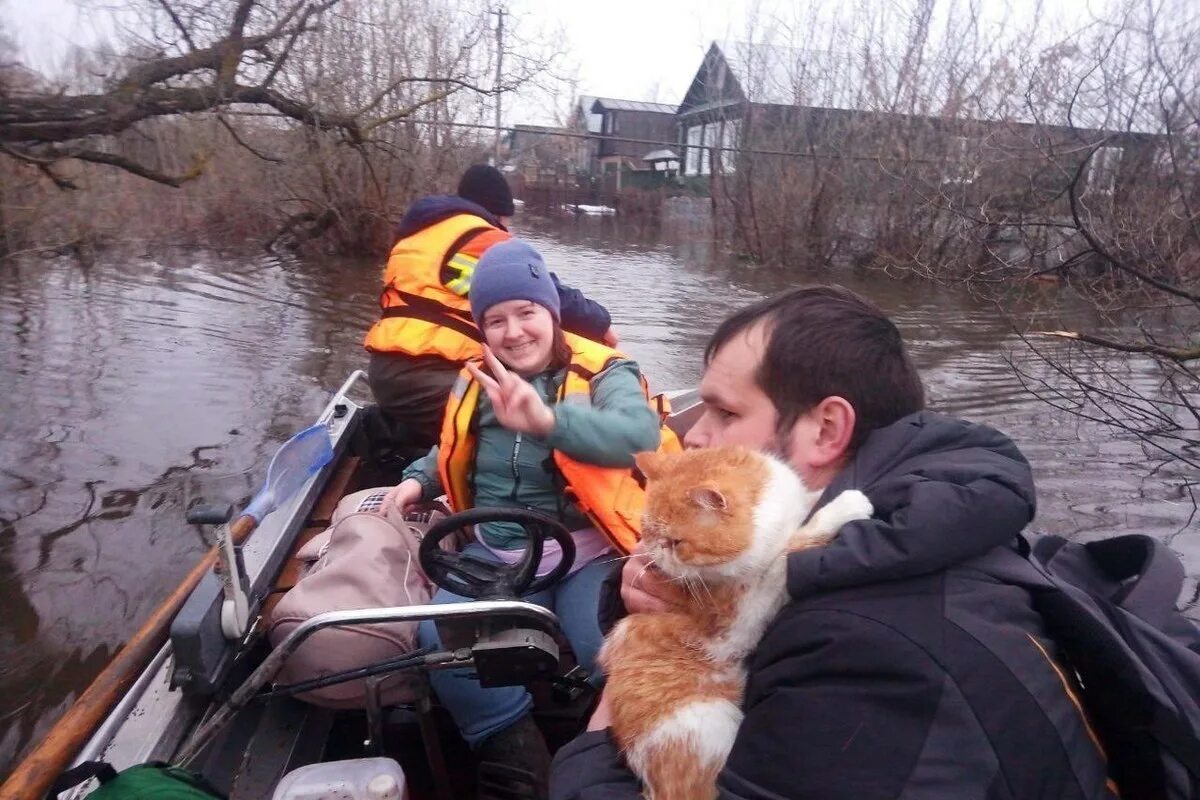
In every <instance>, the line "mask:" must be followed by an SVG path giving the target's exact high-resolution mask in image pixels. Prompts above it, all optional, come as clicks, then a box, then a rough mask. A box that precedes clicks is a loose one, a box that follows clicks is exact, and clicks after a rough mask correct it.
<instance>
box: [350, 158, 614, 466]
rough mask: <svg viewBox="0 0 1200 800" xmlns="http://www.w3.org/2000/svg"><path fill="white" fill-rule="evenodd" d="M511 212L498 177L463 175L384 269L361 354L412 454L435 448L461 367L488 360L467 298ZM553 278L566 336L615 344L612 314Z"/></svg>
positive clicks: (415, 214) (405, 223)
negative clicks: (478, 267) (478, 268)
mask: <svg viewBox="0 0 1200 800" xmlns="http://www.w3.org/2000/svg"><path fill="white" fill-rule="evenodd" d="M513 210H514V209H513V197H512V191H511V190H510V189H509V186H508V181H506V180H505V179H504V176H503V175H501V174H500V171H499V170H497V169H496V168H495V167H491V166H488V165H486V164H476V165H474V166H472V167H470V168H469V169H468V170H467V171H466V172H465V173H463V176H462V180H461V181H460V182H459V184H458V193H457V194H455V195H437V196H432V197H423V198H421V199H419V200H417V201H416V202H415V203H413V205H412V207H411V208H409V210H408V212H407V213H406V214H405V215H404V218H403V219H401V220H400V226H399V228H398V229H397V232H396V238H397V241H396V244H395V246H394V247H393V248H392V252H391V256H390V257H389V258H388V263H387V266H386V267H385V269H384V275H383V292H382V294H381V295H380V299H379V305H380V307H381V309H382V314H381V316H380V319H379V321H378V322H376V323H375V324H374V325H373V326H372V327H371V330H370V331H368V332H367V336H366V339H365V340H364V341H363V346H364V347H366V349H367V350H368V351H369V352H370V353H371V357H370V362H369V364H368V366H367V379H368V381H369V383H370V385H371V391H372V393H373V394H374V395H375V401H376V403H378V405H379V408H380V410H381V411H382V413H383V416H384V418H385V419H386V421H387V422H388V427H389V428H390V431H389V433H390V434H391V435H390V437H389V438H392V439H394V440H395V441H397V442H403V443H404V444H405V445H408V446H410V447H411V448H412V449H413V451H414V452H425V451H426V450H428V449H429V448H430V447H431V446H432V445H434V444H435V443H436V442H437V439H438V433H439V431H440V429H441V422H442V411H443V409H444V408H445V406H446V398H447V396H448V395H449V393H450V387H451V386H452V385H453V384H454V380H455V378H456V377H457V376H458V373H459V370H461V369H462V366H463V364H464V363H465V362H466V361H467V360H468V359H470V358H478V357H479V356H480V355H481V354H482V350H481V348H480V344H479V343H480V341H481V339H482V337H481V335H480V333H479V329H478V328H477V327H476V326H475V322H474V320H473V319H472V318H471V307H470V301H469V299H468V296H469V293H470V289H471V278H472V276H473V274H474V271H475V265H476V264H477V263H478V261H479V257H480V256H481V255H483V253H484V251H486V250H487V249H488V248H489V247H491V246H492V245H494V244H497V243H499V242H503V241H506V240H508V239H511V238H512V234H510V233H509V232H508V227H507V226H508V222H509V220H510V219H511V218H512V215H513ZM550 277H551V278H552V279H553V281H554V285H555V288H556V289H557V291H558V295H559V299H560V302H561V305H562V312H561V319H562V327H563V329H564V330H566V331H569V332H571V333H575V334H578V335H580V336H583V337H585V338H588V339H592V340H594V341H599V342H604V343H606V344H609V345H615V344H616V343H617V337H616V335H615V334H614V333H613V332H612V328H611V325H612V319H611V317H610V316H609V314H608V311H607V310H606V309H605V308H604V306H602V305H600V304H599V303H597V302H595V301H594V300H589V299H588V298H587V297H585V296H584V294H583V293H582V292H580V291H579V290H577V289H572V288H571V287H569V286H566V285H564V284H562V283H561V282H560V281H559V280H558V278H557V277H556V276H555V275H554V273H550Z"/></svg>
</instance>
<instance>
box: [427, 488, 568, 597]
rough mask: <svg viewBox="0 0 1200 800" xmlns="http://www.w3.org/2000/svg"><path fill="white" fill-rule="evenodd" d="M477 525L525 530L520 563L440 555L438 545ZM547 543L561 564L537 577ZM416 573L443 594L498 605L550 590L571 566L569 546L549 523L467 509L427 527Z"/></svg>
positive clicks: (524, 514)
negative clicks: (514, 525)
mask: <svg viewBox="0 0 1200 800" xmlns="http://www.w3.org/2000/svg"><path fill="white" fill-rule="evenodd" d="M482 522H515V523H517V524H518V525H520V526H521V527H522V528H524V529H525V533H526V535H527V536H528V537H529V544H528V546H527V547H526V548H525V555H524V557H523V558H522V559H521V560H520V561H518V562H517V563H516V564H502V563H500V562H498V561H488V560H485V559H482V558H478V557H477V556H472V555H467V554H463V553H458V552H448V551H446V550H443V549H442V548H441V547H439V546H438V544H439V543H440V542H441V541H442V539H445V538H446V537H447V536H449V535H450V534H452V533H454V532H455V531H457V530H459V529H460V528H468V527H472V526H475V525H478V524H480V523H482ZM548 538H549V539H553V540H554V541H556V542H558V545H559V547H561V548H562V559H561V560H560V561H559V562H558V564H557V565H556V566H555V567H554V569H552V570H550V572H548V573H546V574H545V575H543V576H542V577H540V578H538V577H536V576H537V568H538V565H539V564H541V563H542V548H543V544H544V543H545V541H546V539H548ZM418 557H419V560H420V562H421V569H423V570H425V574H426V575H427V576H428V577H429V579H430V580H431V581H433V582H434V583H436V584H437V585H438V586H440V587H442V588H443V589H445V590H446V591H449V592H454V593H455V594H457V595H461V596H463V597H469V598H471V599H472V600H500V599H511V598H514V597H521V596H522V595H526V594H533V593H534V592H540V591H541V590H542V589H545V588H546V587H548V586H552V585H554V584H555V583H556V582H558V581H559V580H560V579H561V578H562V577H563V576H564V575H566V574H567V572H568V571H569V570H570V569H571V565H572V564H573V563H575V540H574V539H572V538H571V534H570V532H568V531H567V529H566V527H565V526H564V525H563V524H562V523H561V522H559V521H558V520H556V519H555V518H554V517H551V516H548V515H546V514H543V513H541V512H539V511H530V510H528V509H523V508H472V509H470V510H469V511H462V512H459V513H458V514H451V515H450V516H448V517H445V518H444V519H441V520H438V522H437V523H435V524H434V525H432V526H430V528H429V530H428V531H426V532H425V536H424V537H423V538H422V539H421V548H420V550H419V552H418Z"/></svg>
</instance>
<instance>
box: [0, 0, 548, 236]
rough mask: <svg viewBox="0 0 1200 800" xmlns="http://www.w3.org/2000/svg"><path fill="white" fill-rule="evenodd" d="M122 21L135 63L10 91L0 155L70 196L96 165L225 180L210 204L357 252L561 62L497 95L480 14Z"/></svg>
mask: <svg viewBox="0 0 1200 800" xmlns="http://www.w3.org/2000/svg"><path fill="white" fill-rule="evenodd" d="M115 14H116V17H115V19H116V20H117V24H118V26H119V27H120V29H121V34H120V38H121V40H122V45H121V47H120V52H119V53H117V52H116V48H110V54H109V56H108V57H107V58H104V59H92V63H91V64H89V65H88V69H87V72H88V73H90V74H86V75H82V76H80V77H81V78H82V79H76V80H75V81H72V82H70V83H69V84H66V85H62V86H48V85H41V86H38V87H30V86H24V87H16V86H12V85H8V84H4V85H0V155H4V156H7V157H8V159H9V160H10V162H15V163H20V164H23V165H25V167H26V168H27V169H33V170H36V171H37V172H38V173H39V174H41V175H42V176H44V178H46V179H48V180H50V181H53V183H54V185H56V186H58V187H59V188H62V189H70V188H74V187H76V186H78V185H79V181H78V180H77V177H76V176H77V174H78V173H79V172H80V168H79V165H80V164H81V163H83V164H96V165H103V166H105V167H114V168H117V169H119V170H122V171H123V172H125V173H128V174H130V175H136V176H138V177H140V178H143V179H148V180H149V181H152V182H155V183H157V184H162V185H165V186H169V187H180V186H183V185H185V184H191V183H192V182H196V181H197V179H198V178H200V177H201V176H212V175H220V176H221V178H222V182H223V183H224V187H213V188H212V189H210V191H211V192H212V193H214V194H216V195H223V194H227V193H228V192H229V191H230V189H231V188H232V187H236V188H237V189H239V190H243V189H248V190H250V191H252V192H253V193H254V194H255V196H256V197H257V198H258V200H259V205H260V206H268V207H272V208H273V207H276V206H280V207H282V208H284V209H286V212H285V213H284V214H283V216H284V217H285V218H286V224H285V226H284V227H285V229H286V230H288V231H291V232H292V233H293V234H295V233H296V232H298V231H304V234H303V235H309V236H311V235H319V234H321V233H324V232H326V231H328V230H330V229H337V237H338V239H339V245H340V246H342V247H343V248H344V249H351V250H359V251H362V250H370V249H372V247H374V248H377V247H378V246H379V241H380V240H381V239H383V238H386V234H385V233H384V231H385V229H386V228H387V225H386V218H387V216H388V209H389V207H390V206H392V205H394V204H396V203H397V202H405V201H407V199H408V197H407V195H408V194H411V192H412V191H413V190H414V189H419V188H424V184H426V183H428V182H429V181H430V180H432V178H433V177H436V178H439V179H440V178H443V177H444V175H443V173H445V172H447V171H452V170H454V169H457V168H459V167H460V166H461V165H460V164H459V163H457V161H456V160H455V159H454V158H451V157H448V155H454V154H455V153H456V152H457V150H458V148H456V147H455V145H456V144H457V143H459V142H460V141H461V140H462V139H463V136H462V135H461V133H459V132H457V131H455V130H453V129H449V128H447V127H446V124H447V123H453V122H455V121H467V122H473V121H478V120H479V117H480V115H481V114H482V111H483V109H484V107H485V106H486V105H487V104H489V103H490V102H491V98H493V97H494V96H496V95H498V94H501V93H505V92H511V91H513V90H515V89H516V88H517V87H520V86H523V85H525V84H526V83H527V82H528V81H530V80H531V79H532V78H534V77H535V76H537V75H539V74H540V73H542V72H543V71H544V70H545V68H546V66H547V64H548V63H549V62H550V61H551V60H552V58H553V54H554V51H553V48H550V47H546V48H540V49H539V48H534V49H533V52H532V53H530V52H526V53H524V54H522V56H521V57H517V56H514V55H510V56H509V57H507V58H506V60H505V64H506V71H505V73H504V76H503V79H502V81H501V82H499V83H497V82H496V80H495V78H494V62H495V58H496V53H497V50H496V45H495V42H494V41H493V39H492V35H491V31H492V28H491V25H492V20H491V19H490V15H489V14H488V11H487V7H486V4H485V3H484V2H483V0H451V2H432V0H415V1H414V2H410V3H403V4H399V3H394V2H387V0H358V1H357V2H353V3H340V2H339V0H218V1H217V2H212V0H134V2H131V3H129V4H127V5H126V6H124V7H120V8H119V9H117V11H116V12H115ZM95 73H100V75H99V80H97V79H96V77H95ZM465 149H467V150H470V151H471V152H472V153H474V152H477V151H476V150H474V149H473V148H471V147H468V148H465ZM461 157H462V156H460V158H461ZM246 158H250V159H251V161H250V162H245V159H246ZM285 163H286V164H288V165H289V166H288V168H286V169H280V168H276V166H275V165H280V164H285ZM0 166H2V165H0ZM248 174H252V175H253V176H254V178H253V179H248V178H247V177H246V176H247V175H248ZM224 199H226V200H227V201H229V202H232V203H238V202H239V198H237V197H232V196H227V197H225V198H224ZM2 200H3V198H0V204H2ZM228 204H229V203H228V202H227V203H226V205H228ZM211 205H212V209H211V212H210V213H215V214H222V215H223V216H226V217H228V216H229V212H227V211H224V210H223V209H222V207H221V204H220V203H215V202H214V203H213V204H211ZM264 233H265V232H264Z"/></svg>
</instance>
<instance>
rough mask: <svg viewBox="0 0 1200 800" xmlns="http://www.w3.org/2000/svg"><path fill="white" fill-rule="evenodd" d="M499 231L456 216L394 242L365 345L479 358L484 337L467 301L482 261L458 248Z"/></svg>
mask: <svg viewBox="0 0 1200 800" xmlns="http://www.w3.org/2000/svg"><path fill="white" fill-rule="evenodd" d="M495 230H496V228H495V227H493V226H492V225H489V224H488V222H487V221H486V220H484V219H483V218H482V217H477V216H475V215H473V214H455V215H454V216H452V217H449V218H447V219H444V220H442V221H441V222H438V223H435V224H433V225H430V226H429V227H427V228H424V229H422V230H420V231H417V232H416V233H414V234H412V235H411V236H406V237H404V238H403V239H401V240H399V241H398V242H396V244H395V246H394V247H393V248H392V252H391V256H390V257H389V258H388V263H387V267H386V268H385V270H384V287H383V292H382V293H381V295H380V298H379V305H380V308H381V314H380V319H379V321H378V322H376V323H375V324H374V325H373V326H372V327H371V330H369V331H368V332H367V335H366V338H365V339H364V340H363V346H364V347H366V349H367V350H370V351H371V352H383V353H405V354H408V355H412V356H424V355H435V356H441V357H442V358H444V359H446V360H448V361H455V362H464V361H466V360H468V359H470V358H476V357H478V356H479V355H480V354H481V352H482V351H481V349H480V346H479V342H480V341H482V337H481V335H480V333H479V329H478V328H477V327H476V325H475V322H474V320H472V319H471V306H470V303H469V302H468V300H467V298H466V296H465V295H466V294H467V292H469V291H470V283H471V278H472V276H473V275H474V271H475V264H476V263H477V261H478V259H476V258H475V257H474V256H471V255H467V254H465V253H462V252H460V249H461V248H462V247H465V246H466V245H467V243H469V242H470V241H471V240H472V239H473V238H475V237H476V236H479V235H480V234H483V233H485V232H487V231H495Z"/></svg>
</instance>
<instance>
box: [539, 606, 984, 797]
mask: <svg viewBox="0 0 1200 800" xmlns="http://www.w3.org/2000/svg"><path fill="white" fill-rule="evenodd" d="M749 666H750V680H749V683H748V685H747V687H746V699H745V704H744V710H745V712H746V716H745V719H744V720H743V722H742V726H741V728H740V730H739V732H738V737H737V740H736V741H735V742H734V746H733V751H732V752H731V753H730V755H729V760H728V761H727V762H726V765H725V769H724V771H723V772H722V773H721V776H720V778H719V779H718V788H719V790H720V797H721V798H723V800H844V798H847V797H853V798H855V800H875V799H876V798H879V800H883V798H888V799H889V800H890V799H891V798H895V797H899V796H901V795H902V794H903V791H904V788H905V786H906V784H907V781H908V779H909V777H910V776H911V775H912V774H913V771H914V768H915V766H916V764H917V762H918V760H919V759H920V758H921V754H922V752H923V750H924V747H925V743H926V740H927V738H928V736H929V732H930V730H931V728H932V727H933V725H934V723H935V719H936V717H937V714H938V709H939V705H940V702H941V699H942V694H943V691H944V687H945V684H946V682H947V681H946V676H945V673H944V672H943V671H942V669H941V668H940V667H938V666H937V664H936V663H934V662H933V660H932V659H931V658H930V657H929V656H928V655H927V654H926V653H925V651H924V650H922V649H921V648H919V647H917V646H916V645H914V644H912V643H911V642H910V641H908V640H907V639H906V638H904V637H903V636H901V635H900V634H898V633H896V632H894V631H892V630H891V629H890V628H888V627H886V626H885V625H882V624H881V623H879V622H876V621H874V620H869V619H866V618H863V617H859V616H857V615H854V614H850V613H845V612H839V611H824V610H813V611H806V612H801V613H792V611H791V610H785V612H784V614H783V615H782V616H781V617H780V619H779V620H778V621H777V622H776V624H775V625H773V626H772V627H771V629H770V630H769V631H768V632H767V635H766V636H765V637H764V639H763V641H762V643H761V644H760V646H759V648H758V650H757V652H756V655H755V656H754V657H753V659H752V662H751V664H750V665H749ZM963 792H964V793H963V794H962V795H959V796H961V797H972V796H982V795H979V794H978V787H965V786H964V787H963ZM973 792H975V793H974V794H973ZM640 796H641V794H640V785H639V783H638V781H637V779H636V777H635V776H634V775H633V774H632V773H631V772H630V771H629V770H628V768H627V767H626V766H625V765H624V763H623V762H622V761H621V759H620V756H619V754H618V752H617V749H616V747H615V746H614V744H613V743H612V740H611V739H610V738H609V737H608V736H607V735H605V734H598V733H589V734H584V735H583V736H581V737H580V738H578V739H576V740H575V741H574V742H571V743H570V744H569V745H567V746H566V747H565V748H563V749H562V750H561V751H560V752H559V754H558V757H557V758H556V759H555V763H554V771H553V775H552V780H551V798H552V800H633V799H634V798H639V797H640ZM949 796H951V795H948V797H949Z"/></svg>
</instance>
